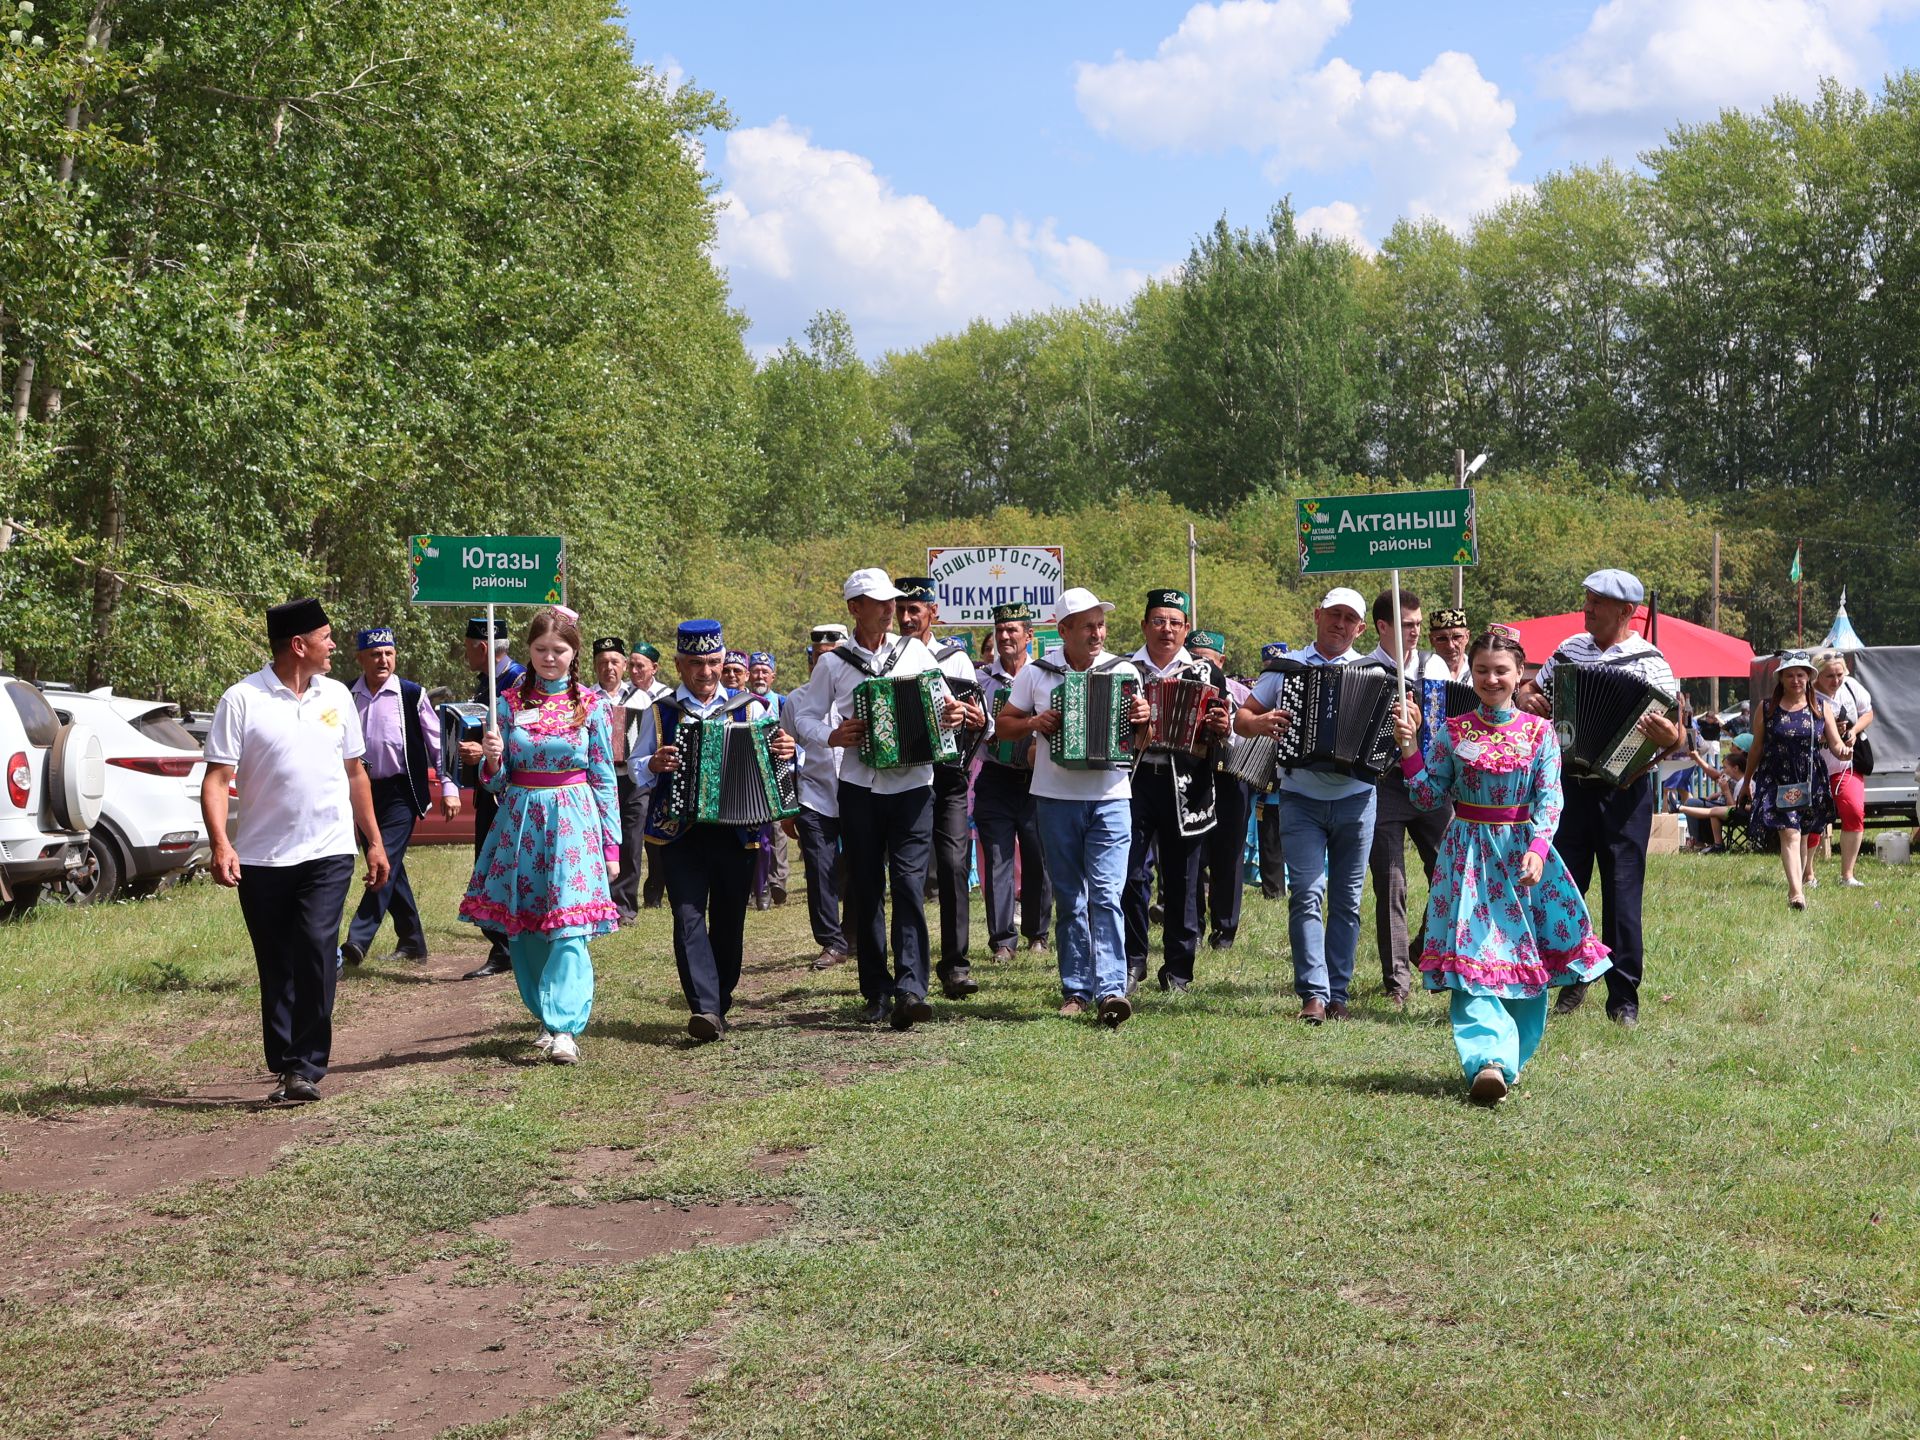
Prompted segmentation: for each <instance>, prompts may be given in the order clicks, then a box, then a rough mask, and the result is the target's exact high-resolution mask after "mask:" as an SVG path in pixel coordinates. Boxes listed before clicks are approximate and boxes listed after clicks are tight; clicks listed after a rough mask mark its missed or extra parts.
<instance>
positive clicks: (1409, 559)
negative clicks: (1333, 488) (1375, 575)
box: [1295, 490, 1480, 575]
mask: <svg viewBox="0 0 1920 1440" xmlns="http://www.w3.org/2000/svg"><path fill="white" fill-rule="evenodd" d="M1295 510H1296V513H1297V515H1298V528H1299V532H1300V534H1299V540H1300V573H1301V574H1302V575H1331V574H1336V573H1340V572H1344V571H1350V570H1418V569H1421V568H1423V567H1426V566H1435V565H1474V564H1477V563H1478V562H1479V559H1480V554H1479V549H1478V546H1477V544H1476V542H1475V539H1474V524H1473V518H1474V517H1473V491H1471V490H1411V491H1409V490H1394V491H1388V492H1386V493H1384V494H1380V495H1323V496H1321V497H1320V498H1319V499H1316V500H1301V501H1299V502H1297V503H1296V505H1295Z"/></svg>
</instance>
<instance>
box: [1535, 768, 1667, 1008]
mask: <svg viewBox="0 0 1920 1440" xmlns="http://www.w3.org/2000/svg"><path fill="white" fill-rule="evenodd" d="M1652 831H1653V777H1652V776H1651V775H1642V776H1641V777H1640V778H1639V779H1638V780H1636V781H1635V782H1634V783H1633V784H1631V785H1629V786H1627V788H1626V789H1624V790H1615V789H1613V788H1612V787H1611V786H1603V785H1588V784H1585V783H1583V782H1581V781H1577V780H1576V781H1573V782H1571V783H1570V784H1568V786H1567V787H1566V808H1565V809H1564V810H1562V811H1561V812H1560V829H1559V831H1558V832H1557V833H1556V834H1555V835H1554V837H1553V848H1554V849H1555V850H1557V851H1558V852H1559V853H1560V858H1561V859H1562V860H1564V861H1565V862H1566V865H1567V873H1568V874H1569V875H1571V876H1572V877H1573V883H1574V886H1575V888H1576V889H1578V890H1580V891H1581V892H1582V893H1583V894H1584V893H1585V891H1586V888H1587V885H1588V882H1590V881H1591V880H1592V879H1593V867H1594V863H1595V862H1596V861H1597V862H1598V863H1599V866H1600V939H1601V940H1602V941H1603V942H1604V943H1605V944H1606V947H1607V949H1608V951H1609V952H1611V956H1612V959H1613V968H1612V969H1611V970H1609V971H1607V974H1606V981H1607V1013H1608V1014H1609V1015H1613V1014H1617V1013H1618V1012H1619V1011H1620V1009H1621V1007H1622V1006H1625V1005H1631V1006H1633V1007H1634V1008H1635V1009H1636V1010H1637V1009H1638V1008H1639V1005H1640V982H1641V980H1642V978H1643V977H1644V975H1645V973H1646V948H1645V944H1644V942H1643V940H1642V938H1641V931H1640V900H1641V892H1642V891H1643V890H1644V888H1645V886H1646V883H1647V840H1648V837H1649V836H1650V835H1651V834H1652Z"/></svg>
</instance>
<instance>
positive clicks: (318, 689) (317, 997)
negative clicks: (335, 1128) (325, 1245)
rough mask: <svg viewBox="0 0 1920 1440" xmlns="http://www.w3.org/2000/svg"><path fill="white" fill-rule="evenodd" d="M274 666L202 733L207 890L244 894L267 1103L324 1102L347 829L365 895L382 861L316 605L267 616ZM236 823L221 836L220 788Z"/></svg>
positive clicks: (224, 699) (357, 740)
mask: <svg viewBox="0 0 1920 1440" xmlns="http://www.w3.org/2000/svg"><path fill="white" fill-rule="evenodd" d="M267 639H268V641H269V642H270V643H271V645H272V647H273V659H272V660H271V661H270V662H269V663H268V664H266V665H264V666H262V667H261V668H260V669H259V670H257V671H255V672H254V673H253V674H251V675H249V676H248V677H247V678H246V679H244V680H242V681H241V682H240V683H239V684H237V685H234V686H232V687H231V688H229V689H228V691H227V692H226V694H224V695H222V696H221V697H220V703H219V705H218V706H216V707H215V709H214V712H213V724H212V726H211V728H210V729H209V730H208V732H207V773H206V777H205V779H204V781H203V782H202V784H201V788H200V808H201V812H202V813H203V814H204V816H205V817H206V822H207V833H208V834H209V835H210V836H212V837H213V861H212V872H213V878H214V881H215V883H216V884H220V885H235V886H238V887H239V890H240V913H241V914H242V915H243V916H244V917H245V918H246V922H247V934H248V935H249V936H250V937H251V938H252V940H253V958H254V964H255V965H256V966H257V967H258V969H259V971H260V1023H261V1030H262V1032H263V1037H264V1039H265V1042H266V1053H267V1069H269V1070H271V1071H272V1072H273V1074H274V1075H275V1077H276V1084H275V1087H274V1090H273V1092H272V1093H271V1094H270V1095H268V1097H267V1101H268V1103H269V1104H276V1105H280V1104H299V1103H303V1102H306V1101H310V1100H318V1099H319V1098H320V1090H319V1081H320V1080H321V1078H322V1077H324V1076H325V1075H326V1073H327V1060H328V1058H329V1056H330V1054H331V1052H332V1049H333V989H334V975H335V966H334V959H335V954H336V950H337V947H338V943H339V938H340V912H341V910H342V909H343V908H344V907H345V905H346V900H347V889H348V887H349V886H350V885H351V884H352V883H353V857H354V841H353V832H354V828H355V827H356V826H358V827H359V830H360V834H361V836H362V837H364V839H365V840H366V843H367V885H368V887H369V888H370V889H378V888H379V887H380V886H382V885H384V884H386V883H387V873H388V867H387V852H386V850H385V848H384V847H383V846H382V845H381V843H380V826H379V823H378V822H377V820H376V819H375V817H374V813H373V789H372V786H371V785H370V784H369V783H368V781H367V772H366V769H365V767H364V766H363V765H362V764H361V760H360V757H361V756H362V754H364V753H365V751H366V742H365V740H364V738H363V737H362V734H361V730H360V715H359V712H358V711H357V710H356V709H355V708H354V703H353V697H352V695H350V694H349V693H348V692H347V687H346V686H344V685H342V684H341V683H340V682H339V681H337V680H331V679H329V678H328V677H327V674H326V671H327V665H328V661H329V659H330V657H331V656H332V654H333V629H332V627H331V625H330V624H329V623H328V621H327V613H326V611H325V610H323V609H322V608H321V606H320V602H319V601H318V600H291V601H289V602H287V603H286V604H285V605H275V606H273V607H271V608H270V609H269V610H268V611H267ZM229 782H232V783H234V784H235V785H236V786H237V787H238V788H239V791H240V796H241V805H240V818H239V821H238V822H237V823H236V824H235V826H234V832H235V833H234V835H233V838H232V839H231V840H229V839H228V837H227V785H228V783H229Z"/></svg>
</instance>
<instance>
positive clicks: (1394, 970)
mask: <svg viewBox="0 0 1920 1440" xmlns="http://www.w3.org/2000/svg"><path fill="white" fill-rule="evenodd" d="M1375 791H1376V793H1377V795H1378V797H1379V798H1378V800H1376V802H1375V804H1374V810H1373V848H1372V849H1371V850H1369V851H1368V853H1367V867H1368V869H1369V870H1370V871H1371V872H1372V874H1373V929H1374V936H1375V939H1376V940H1377V942H1378V944H1379V946H1380V984H1381V986H1382V988H1383V989H1385V990H1386V992H1387V993H1388V994H1389V995H1398V996H1400V997H1401V998H1403V999H1404V998H1406V997H1407V996H1408V995H1411V994H1412V993H1413V972H1414V968H1415V967H1416V966H1417V965H1418V964H1419V961H1420V949H1421V946H1422V943H1423V939H1424V937H1425V935H1426V930H1427V924H1426V917H1425V916H1424V915H1422V916H1421V918H1420V923H1419V924H1418V925H1416V926H1414V938H1413V940H1412V941H1411V942H1409V941H1408V939H1407V841H1408V839H1409V838H1411V839H1412V841H1413V848H1414V849H1415V850H1417V851H1419V852H1420V870H1421V873H1422V874H1424V875H1425V876H1426V877H1427V879H1428V881H1429V882H1431V881H1432V879H1433V864H1434V861H1435V860H1437V859H1439V857H1440V842H1441V841H1442V840H1444V839H1445V838H1446V835H1447V825H1448V824H1449V822H1451V821H1452V819H1453V807H1452V806H1451V805H1443V806H1441V807H1440V808H1439V809H1438V810H1422V809H1420V808H1419V806H1417V805H1415V804H1414V803H1413V797H1412V796H1410V795H1409V794H1407V785H1406V781H1404V780H1401V779H1399V778H1398V777H1397V775H1396V773H1395V772H1394V771H1391V770H1389V771H1388V772H1387V775H1386V778H1385V779H1383V780H1382V781H1381V782H1380V783H1379V785H1378V786H1376V787H1375Z"/></svg>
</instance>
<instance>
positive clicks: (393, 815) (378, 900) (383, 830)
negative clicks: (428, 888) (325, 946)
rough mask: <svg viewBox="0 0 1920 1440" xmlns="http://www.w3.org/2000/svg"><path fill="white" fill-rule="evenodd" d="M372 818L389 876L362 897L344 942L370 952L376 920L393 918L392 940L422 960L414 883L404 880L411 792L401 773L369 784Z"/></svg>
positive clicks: (421, 929) (410, 836)
mask: <svg viewBox="0 0 1920 1440" xmlns="http://www.w3.org/2000/svg"><path fill="white" fill-rule="evenodd" d="M373 818H374V819H375V821H377V822H378V823H379V826H380V845H381V848H382V849H384V850H385V851H386V852H387V863H388V864H389V865H391V866H392V867H393V874H392V876H391V878H390V879H388V881H387V883H386V884H384V885H382V886H381V887H380V888H379V889H378V890H368V891H366V892H365V893H363V894H362V895H361V896H360V905H359V908H357V909H356V910H355V911H354V912H353V921H352V923H351V924H349V925H348V926H347V943H348V944H349V945H355V946H358V947H359V949H360V953H361V954H362V955H364V954H366V953H367V952H368V951H369V950H371V949H372V948H373V937H374V936H376V935H378V934H379V933H380V922H381V921H382V920H384V919H386V918H387V916H389V915H391V916H393V938H394V939H395V940H396V941H397V942H398V943H399V946H400V948H401V949H402V950H405V951H408V952H410V953H411V954H414V955H419V956H422V957H424V956H425V955H426V953H427V931H426V927H425V926H424V925H422V924H421V923H420V906H419V904H418V902H416V901H415V900H414V898H413V882H412V881H411V880H409V879H408V878H407V845H408V843H409V842H410V841H411V840H412V839H413V822H414V821H415V820H416V819H417V818H419V817H417V816H416V815H415V814H414V813H413V788H412V787H411V786H410V785H409V784H408V783H407V777H406V776H404V775H390V776H387V777H386V778H384V779H380V780H375V781H374V782H373Z"/></svg>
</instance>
